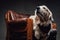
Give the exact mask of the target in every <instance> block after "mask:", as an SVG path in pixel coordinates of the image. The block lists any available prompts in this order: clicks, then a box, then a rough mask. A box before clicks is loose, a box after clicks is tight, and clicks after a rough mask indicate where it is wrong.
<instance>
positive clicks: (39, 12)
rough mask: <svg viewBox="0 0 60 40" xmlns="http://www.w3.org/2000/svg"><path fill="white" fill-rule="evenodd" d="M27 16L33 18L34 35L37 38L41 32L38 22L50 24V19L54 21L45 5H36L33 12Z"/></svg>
mask: <svg viewBox="0 0 60 40" xmlns="http://www.w3.org/2000/svg"><path fill="white" fill-rule="evenodd" d="M29 18H31V19H33V30H34V36H35V37H36V39H38V40H39V39H40V34H42V33H41V31H40V29H39V26H38V24H39V25H41V26H42V25H44V26H47V25H49V24H52V21H54V19H53V16H52V12H51V11H50V10H49V9H48V7H47V6H45V5H42V6H37V8H36V10H35V14H34V15H31V16H30V17H29ZM43 36H44V35H43Z"/></svg>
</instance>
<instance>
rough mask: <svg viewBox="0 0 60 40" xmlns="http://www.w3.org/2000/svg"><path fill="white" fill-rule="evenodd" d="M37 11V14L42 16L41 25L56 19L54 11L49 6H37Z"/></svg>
mask: <svg viewBox="0 0 60 40" xmlns="http://www.w3.org/2000/svg"><path fill="white" fill-rule="evenodd" d="M35 11H36V14H37V16H38V17H39V18H40V23H41V25H43V24H44V25H46V24H49V22H50V21H51V22H52V21H54V20H53V17H52V12H51V11H50V10H49V9H48V7H47V6H45V5H42V6H37V8H36V10H35Z"/></svg>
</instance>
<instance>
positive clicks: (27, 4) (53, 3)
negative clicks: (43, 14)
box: [0, 0, 60, 40]
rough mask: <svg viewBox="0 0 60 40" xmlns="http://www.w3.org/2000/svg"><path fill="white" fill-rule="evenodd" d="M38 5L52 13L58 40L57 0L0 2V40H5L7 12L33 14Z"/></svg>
mask: <svg viewBox="0 0 60 40" xmlns="http://www.w3.org/2000/svg"><path fill="white" fill-rule="evenodd" d="M38 5H46V6H47V7H48V8H49V9H50V10H51V11H52V13H53V16H54V19H55V22H56V23H57V31H58V34H57V40H60V1H59V0H20V1H18V0H12V1H11V0H0V40H5V37H6V25H5V20H4V14H5V13H6V11H8V10H14V11H16V12H22V13H28V14H34V10H35V8H36V6H38Z"/></svg>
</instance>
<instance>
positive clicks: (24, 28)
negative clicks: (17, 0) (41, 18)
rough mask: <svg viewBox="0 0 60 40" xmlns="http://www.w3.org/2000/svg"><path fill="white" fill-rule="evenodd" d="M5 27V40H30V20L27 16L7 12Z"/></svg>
mask: <svg viewBox="0 0 60 40" xmlns="http://www.w3.org/2000/svg"><path fill="white" fill-rule="evenodd" d="M5 21H6V25H7V34H6V40H32V29H33V28H32V26H33V24H32V22H33V21H32V19H29V15H25V14H17V13H16V12H14V11H11V10H9V11H8V12H7V13H6V14H5ZM21 37H22V38H21Z"/></svg>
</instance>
